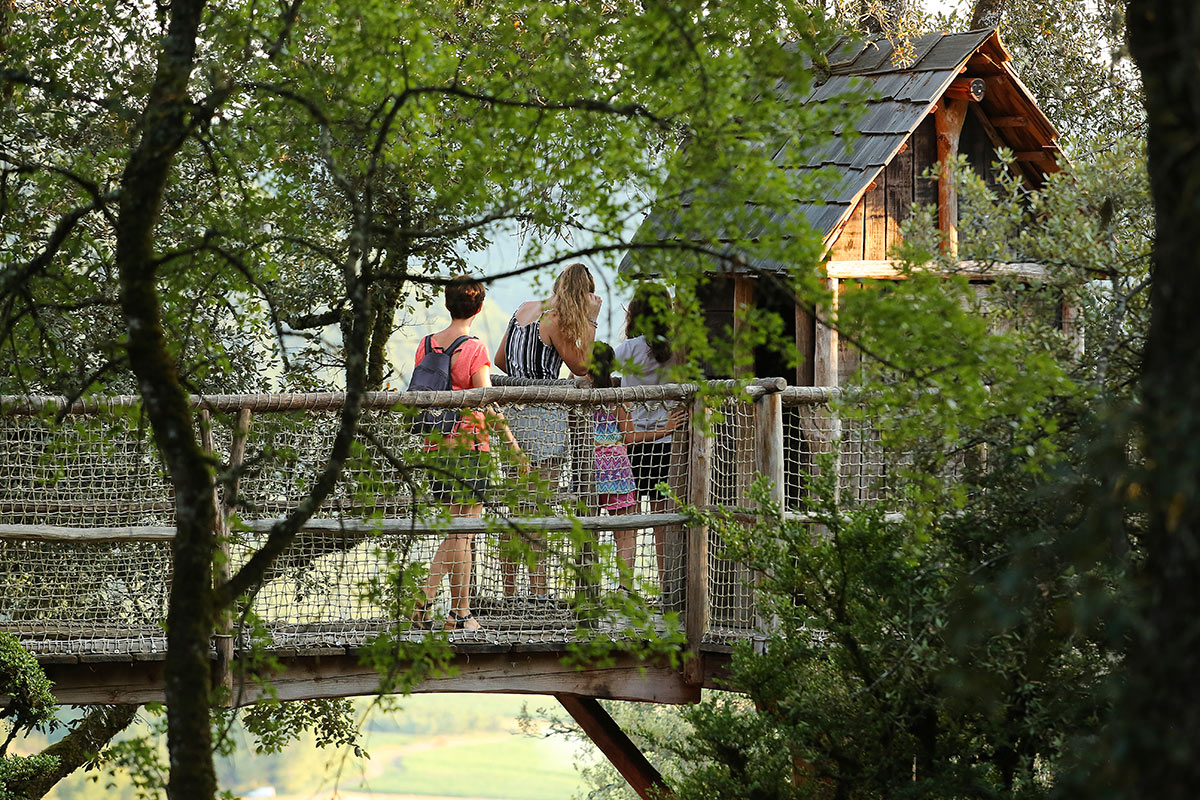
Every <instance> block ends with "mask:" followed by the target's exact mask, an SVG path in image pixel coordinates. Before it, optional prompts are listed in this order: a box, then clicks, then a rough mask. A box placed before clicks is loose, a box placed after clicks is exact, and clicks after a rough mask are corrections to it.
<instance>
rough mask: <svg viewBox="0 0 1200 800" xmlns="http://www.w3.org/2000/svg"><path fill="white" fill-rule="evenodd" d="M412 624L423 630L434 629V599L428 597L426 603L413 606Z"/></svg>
mask: <svg viewBox="0 0 1200 800" xmlns="http://www.w3.org/2000/svg"><path fill="white" fill-rule="evenodd" d="M412 624H413V627H414V628H418V629H420V630H423V631H429V630H433V601H432V600H429V599H426V600H425V602H424V603H417V604H415V605H414V606H413V613H412Z"/></svg>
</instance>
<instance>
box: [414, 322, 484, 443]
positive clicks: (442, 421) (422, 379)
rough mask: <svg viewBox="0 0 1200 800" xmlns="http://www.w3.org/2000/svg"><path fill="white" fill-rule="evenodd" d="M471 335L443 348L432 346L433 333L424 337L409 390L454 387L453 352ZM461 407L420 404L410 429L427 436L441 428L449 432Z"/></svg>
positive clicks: (420, 390) (444, 433) (455, 423)
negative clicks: (422, 353) (451, 369)
mask: <svg viewBox="0 0 1200 800" xmlns="http://www.w3.org/2000/svg"><path fill="white" fill-rule="evenodd" d="M474 338H475V337H474V336H460V337H458V338H457V339H455V340H454V343H453V344H451V345H450V346H449V347H447V348H446V349H445V350H442V351H440V352H439V351H437V350H434V349H433V334H430V335H428V336H426V337H425V357H424V358H422V359H421V363H420V364H417V366H416V367H414V368H413V373H412V379H410V380H409V382H408V390H409V391H410V392H445V391H449V390H450V389H453V388H454V383H453V381H452V380H451V379H450V363H451V361H452V360H453V358H454V352H455V351H456V350H458V348H459V347H460V346H461V345H462V343H463V342H465V341H467V340H468V339H474ZM460 414H461V411H460V410H459V409H457V408H423V409H421V411H420V413H418V414H417V416H416V417H415V418H414V419H413V433H418V434H420V435H422V436H428V435H429V434H431V433H433V432H434V431H440V432H441V434H442V435H443V436H449V435H450V434H451V433H452V432H453V431H454V426H455V425H457V424H458V420H459V415H460Z"/></svg>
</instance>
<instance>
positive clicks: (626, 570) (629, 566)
mask: <svg viewBox="0 0 1200 800" xmlns="http://www.w3.org/2000/svg"><path fill="white" fill-rule="evenodd" d="M635 507H636V506H628V507H626V508H622V509H619V510H617V511H610V512H609V514H612V515H613V516H622V515H625V514H632V513H633V510H634V508H635ZM613 543H614V544H615V545H616V546H617V558H618V559H620V562H621V565H622V570H621V586H622V587H623V588H624V589H626V590H632V589H633V585H632V584H633V569H634V567H635V566H636V556H637V531H635V530H632V529H628V528H626V529H623V530H614V531H613Z"/></svg>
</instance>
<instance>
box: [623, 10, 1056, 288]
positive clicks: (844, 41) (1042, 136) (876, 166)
mask: <svg viewBox="0 0 1200 800" xmlns="http://www.w3.org/2000/svg"><path fill="white" fill-rule="evenodd" d="M894 54H895V51H894V48H893V45H892V43H891V42H889V41H888V40H887V39H886V38H883V39H875V40H863V39H851V38H848V37H842V38H841V39H840V40H839V41H838V42H837V43H836V44H835V45H834V46H833V47H832V48H831V49H830V50H829V51H828V63H829V73H830V76H829V78H828V80H826V81H825V82H824V83H822V84H821V85H819V86H815V87H814V88H813V89H812V90H811V91H810V92H809V93H808V94H807V95H806V96H804V97H802V98H800V100H799V102H801V103H804V104H808V103H820V102H824V101H828V100H830V99H832V98H837V97H840V96H844V95H845V94H847V93H848V92H853V91H855V90H856V89H857V91H859V92H862V93H863V94H864V96H866V97H868V98H869V99H868V100H867V101H866V103H865V106H866V108H865V111H864V112H863V113H862V114H861V116H859V118H858V119H857V120H856V122H855V123H854V128H855V130H857V132H858V135H857V136H853V137H848V136H844V135H843V134H844V133H845V132H844V131H842V130H835V131H834V132H833V133H834V137H833V138H832V139H831V140H828V141H827V142H826V143H824V144H822V145H818V146H814V147H806V146H805V143H804V140H803V137H802V136H801V137H798V138H796V139H793V140H791V141H788V142H786V143H784V144H783V145H782V146H781V147H779V149H778V150H777V151H776V152H775V154H774V156H773V161H774V162H775V163H776V164H777V165H779V167H780V168H782V169H786V170H788V171H789V172H791V173H794V174H795V175H796V176H797V177H802V176H803V175H804V174H805V173H812V172H813V171H815V170H818V169H821V168H829V167H834V168H836V169H839V170H840V171H841V177H840V179H838V180H836V181H834V182H833V183H832V184H829V183H827V184H826V186H827V187H828V188H827V189H826V190H825V191H824V192H823V193H822V194H821V196H814V197H802V198H798V199H797V201H796V204H795V206H794V207H793V208H792V209H791V210H790V211H789V212H788V213H787V221H788V222H795V221H798V218H799V217H803V218H804V219H805V220H806V221H807V222H808V224H809V225H810V226H812V227H813V228H814V229H815V230H817V231H819V232H820V233H821V235H822V237H823V238H824V240H825V243H826V245H827V246H828V245H829V244H830V243H831V241H832V240H833V239H835V238H836V235H837V233H838V232H839V231H840V228H841V225H842V223H844V222H845V220H846V219H847V218H848V217H849V215H850V214H851V212H853V210H854V207H855V205H857V203H858V201H859V200H860V199H861V198H862V196H863V194H864V193H865V192H866V191H867V189H868V188H869V187H870V186H871V184H872V182H873V181H874V180H875V179H876V178H877V177H878V176H879V174H880V172H881V171H882V170H883V169H884V167H886V166H887V164H888V163H889V162H890V161H891V160H892V158H893V157H895V155H896V154H897V153H898V152H899V151H900V149H901V147H902V146H903V144H904V143H905V142H906V141H907V140H908V139H909V137H910V136H912V134H913V132H914V131H915V130H916V129H917V126H918V125H920V123H921V121H922V120H924V119H925V118H926V116H928V115H929V114H930V113H932V112H933V111H934V110H935V109H936V107H937V102H938V101H939V100H940V99H941V97H942V95H943V94H944V93H945V92H946V90H947V89H948V88H949V87H950V85H951V83H953V81H954V80H955V79H956V78H958V77H960V75H962V74H964V73H966V74H969V75H971V76H978V77H982V78H983V79H984V80H985V82H986V86H987V91H986V94H985V96H984V99H983V101H982V103H981V104H980V105H981V108H982V110H983V112H984V114H985V115H987V116H988V117H996V118H1001V117H1002V118H1004V119H1005V120H1006V124H1005V125H1004V126H1003V127H996V128H995V129H994V134H995V135H996V136H997V137H998V139H999V141H998V142H997V143H998V144H1004V145H1006V146H1008V147H1009V148H1011V149H1012V150H1013V151H1014V153H1016V157H1017V160H1018V162H1019V164H1018V165H1019V168H1020V169H1021V170H1022V171H1023V173H1024V174H1025V175H1026V177H1027V178H1028V179H1029V180H1030V182H1031V183H1033V184H1035V185H1037V184H1040V183H1041V182H1042V181H1043V180H1044V177H1045V175H1046V173H1048V172H1052V171H1055V170H1057V166H1056V164H1055V158H1056V157H1057V156H1058V155H1059V153H1060V151H1059V149H1058V147H1057V146H1056V145H1055V144H1054V139H1055V138H1057V136H1058V131H1057V130H1055V128H1054V125H1053V124H1051V122H1050V120H1049V119H1047V118H1046V115H1045V114H1044V113H1043V112H1042V111H1041V109H1040V108H1038V105H1037V103H1036V101H1035V100H1034V98H1033V95H1032V94H1031V93H1030V92H1029V90H1028V89H1027V88H1026V87H1025V85H1024V84H1023V83H1021V81H1020V79H1019V78H1018V77H1017V76H1016V74H1015V73H1014V72H1013V71H1012V69H1011V66H1010V62H1011V56H1010V55H1009V53H1008V51H1007V50H1006V49H1005V48H1004V46H1003V45H1002V44H1001V43H1000V38H999V35H998V33H997V31H996V30H995V29H993V28H989V29H985V30H974V31H967V32H965V33H951V34H945V33H931V34H927V35H925V36H922V37H920V38H919V39H917V40H915V41H913V42H911V49H910V50H906V53H905V55H906V56H908V57H907V58H906V60H905V62H904V65H903V66H897V65H896V64H895V63H894V61H893V55H894ZM968 66H969V69H968ZM1014 121H1015V122H1014ZM684 214H685V215H686V209H685V211H684ZM671 217H672V218H669V219H668V218H664V217H663V215H662V214H659V213H657V212H653V211H652V212H651V214H650V215H649V217H648V218H647V219H646V221H645V222H644V223H643V226H642V228H641V230H639V232H638V238H640V239H642V240H643V241H644V240H656V239H657V240H662V239H668V238H673V236H676V235H678V232H679V231H680V230H681V229H683V227H684V226H683V225H682V224H681V223H682V221H683V220H681V219H679V218H675V215H674V214H672V215H671ZM774 221H779V218H778V216H776V217H775V220H774ZM728 222H729V224H730V225H732V224H733V222H732V220H728ZM764 224H765V223H760V224H759V225H758V226H756V227H758V228H759V230H740V231H739V230H730V229H729V228H728V227H727V229H726V230H725V231H724V232H723V234H722V235H721V236H720V239H721V240H722V241H725V242H729V243H731V244H732V243H735V242H736V241H738V240H742V241H746V240H750V239H753V238H754V237H755V236H756V235H757V234H758V233H759V232H760V231H761V228H762V226H763V225H764ZM630 262H631V254H626V256H625V258H624V260H622V262H621V270H622V271H623V272H624V271H626V270H627V269H628V268H629V267H630V266H631V263H630ZM749 266H750V267H751V268H765V269H777V268H779V266H780V265H777V264H773V263H762V264H757V263H750V264H749Z"/></svg>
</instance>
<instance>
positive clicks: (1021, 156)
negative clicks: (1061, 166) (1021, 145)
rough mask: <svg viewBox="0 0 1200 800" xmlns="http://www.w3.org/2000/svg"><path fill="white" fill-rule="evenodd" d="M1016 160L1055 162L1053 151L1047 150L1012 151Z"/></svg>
mask: <svg viewBox="0 0 1200 800" xmlns="http://www.w3.org/2000/svg"><path fill="white" fill-rule="evenodd" d="M1013 155H1014V156H1015V157H1016V159H1017V160H1018V161H1037V162H1039V163H1050V164H1055V163H1056V162H1055V160H1054V151H1047V150H1021V151H1020V152H1016V153H1013Z"/></svg>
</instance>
